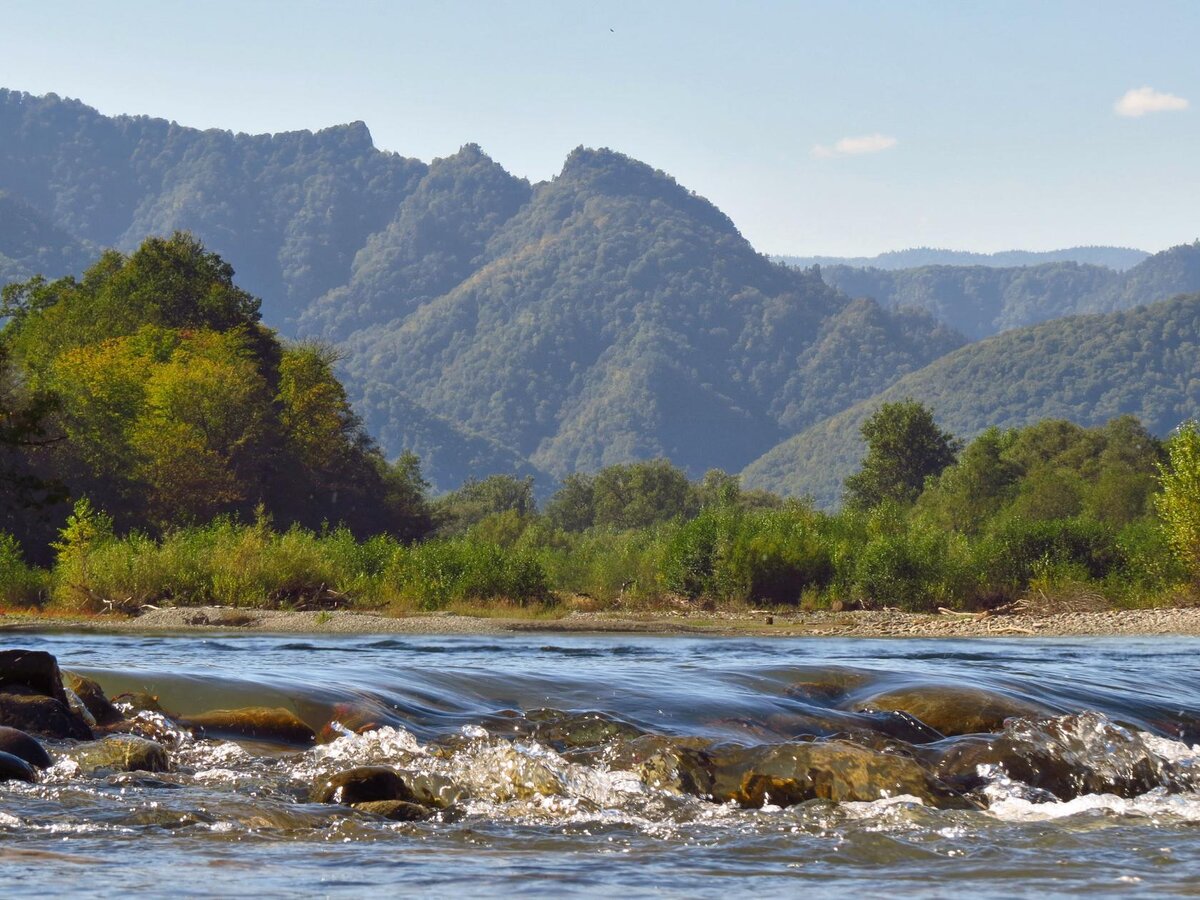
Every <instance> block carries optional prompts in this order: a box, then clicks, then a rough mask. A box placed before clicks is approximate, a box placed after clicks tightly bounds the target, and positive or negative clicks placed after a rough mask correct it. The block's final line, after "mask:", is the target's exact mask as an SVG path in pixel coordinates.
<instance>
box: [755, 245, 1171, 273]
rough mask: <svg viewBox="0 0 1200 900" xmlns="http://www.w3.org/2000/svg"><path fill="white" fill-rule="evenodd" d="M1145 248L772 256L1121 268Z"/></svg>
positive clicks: (824, 262)
mask: <svg viewBox="0 0 1200 900" xmlns="http://www.w3.org/2000/svg"><path fill="white" fill-rule="evenodd" d="M1149 255H1150V254H1148V253H1147V252H1146V251H1145V250H1134V249H1132V248H1131V247H1069V248H1067V249H1065V250H1002V251H1000V252H998V253H971V252H968V251H965V250H940V249H935V248H933V247H914V248H913V249H911V250H891V251H889V252H887V253H880V254H879V255H878V256H776V257H775V259H776V260H778V261H779V262H782V263H785V264H786V265H789V266H798V267H800V268H802V269H807V268H808V267H809V266H852V267H854V268H858V269H884V270H886V271H894V270H896V269H915V268H920V267H922V266H997V267H1000V268H1012V267H1015V266H1037V265H1041V264H1043V263H1053V262H1074V263H1080V264H1081V265H1091V266H1105V267H1107V268H1109V269H1116V270H1117V271H1124V270H1125V269H1129V268H1132V267H1133V266H1136V265H1137V264H1138V263H1140V262H1141V261H1142V260H1143V259H1145V258H1146V257H1147V256H1149Z"/></svg>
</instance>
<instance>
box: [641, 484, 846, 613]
mask: <svg viewBox="0 0 1200 900" xmlns="http://www.w3.org/2000/svg"><path fill="white" fill-rule="evenodd" d="M822 525H823V518H822V517H820V516H819V515H817V514H815V513H813V512H811V511H810V510H808V509H806V508H804V507H799V506H793V507H789V508H787V509H780V510H771V511H765V512H742V511H739V510H737V509H735V508H733V507H729V506H726V507H710V508H708V509H705V510H704V511H703V512H701V513H700V515H698V516H697V517H696V518H695V519H692V520H691V521H690V522H687V523H685V524H683V525H681V526H680V527H679V528H678V529H677V530H676V531H675V533H674V534H673V535H672V537H671V538H670V539H669V540H668V541H667V543H666V546H665V552H664V556H663V559H662V564H661V565H662V580H663V584H664V586H665V587H666V588H667V589H668V590H669V591H672V592H673V593H677V594H681V595H683V596H685V597H688V598H690V599H697V598H699V597H709V598H713V599H716V600H719V601H723V602H730V603H741V604H750V603H767V604H771V605H781V606H782V605H795V604H797V603H798V602H799V601H800V597H801V595H802V594H803V593H804V592H805V591H813V592H815V591H819V590H821V589H823V588H825V587H827V586H828V585H829V584H830V582H831V581H832V580H833V575H834V562H833V553H832V547H831V546H830V543H829V541H828V540H827V539H826V537H825V535H824V534H823V533H822Z"/></svg>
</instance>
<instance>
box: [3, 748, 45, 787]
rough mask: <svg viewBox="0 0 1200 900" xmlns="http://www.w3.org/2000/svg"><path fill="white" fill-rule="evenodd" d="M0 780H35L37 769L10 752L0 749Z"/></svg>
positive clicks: (31, 781) (30, 781)
mask: <svg viewBox="0 0 1200 900" xmlns="http://www.w3.org/2000/svg"><path fill="white" fill-rule="evenodd" d="M0 781H28V782H29V783H31V784H32V783H33V782H36V781H37V770H36V769H35V768H34V767H33V766H31V765H30V764H29V763H28V762H26V761H25V760H23V759H21V757H19V756H14V755H13V754H12V753H5V752H3V751H0Z"/></svg>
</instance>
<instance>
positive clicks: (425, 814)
mask: <svg viewBox="0 0 1200 900" xmlns="http://www.w3.org/2000/svg"><path fill="white" fill-rule="evenodd" d="M352 805H353V806H354V808H355V809H357V810H360V811H362V812H366V813H371V814H372V815H375V816H383V818H385V819H391V820H392V821H393V822H418V821H420V820H421V819H428V818H429V817H430V816H431V815H433V811H432V810H429V809H426V808H425V807H424V806H419V805H418V804H416V803H409V802H408V801H407V800H368V801H366V802H364V803H355V804H352Z"/></svg>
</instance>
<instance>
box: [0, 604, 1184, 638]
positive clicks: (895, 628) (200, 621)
mask: <svg viewBox="0 0 1200 900" xmlns="http://www.w3.org/2000/svg"><path fill="white" fill-rule="evenodd" d="M50 629H61V630H73V631H74V630H81V629H82V630H91V631H105V632H136V633H161V634H172V633H197V632H207V631H246V632H270V633H277V634H444V635H449V634H506V633H533V632H544V633H605V632H610V633H644V634H664V635H670V634H695V635H701V634H711V635H754V636H778V637H801V636H803V637H863V638H937V637H946V638H963V637H1013V638H1027V637H1068V636H1078V637H1083V636H1097V637H1101V636H1113V635H1131V636H1132V635H1200V608H1185V609H1134V610H1107V611H1102V612H1070V613H1059V614H1055V615H1029V614H1023V615H996V616H990V617H987V618H972V617H965V616H957V615H929V614H918V613H904V612H899V611H892V610H872V611H847V612H828V611H820V612H797V613H787V614H779V613H770V612H762V613H739V614H733V613H721V612H703V613H701V612H697V613H682V612H681V613H663V612H657V611H656V612H637V613H633V612H603V613H599V612H572V613H568V614H566V615H564V616H562V617H561V618H546V619H530V618H503V617H493V616H488V617H484V616H480V617H475V616H462V615H449V614H439V613H434V614H428V615H413V616H390V615H386V614H382V613H370V612H356V611H349V610H337V611H332V612H287V611H280V610H248V609H228V608H222V607H187V608H174V609H156V610H149V611H147V612H146V613H145V614H143V615H141V616H138V617H136V618H126V617H123V616H94V617H90V618H78V619H72V618H58V617H49V616H38V615H29V614H8V615H0V632H4V631H8V632H17V631H35V630H36V631H44V630H50Z"/></svg>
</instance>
